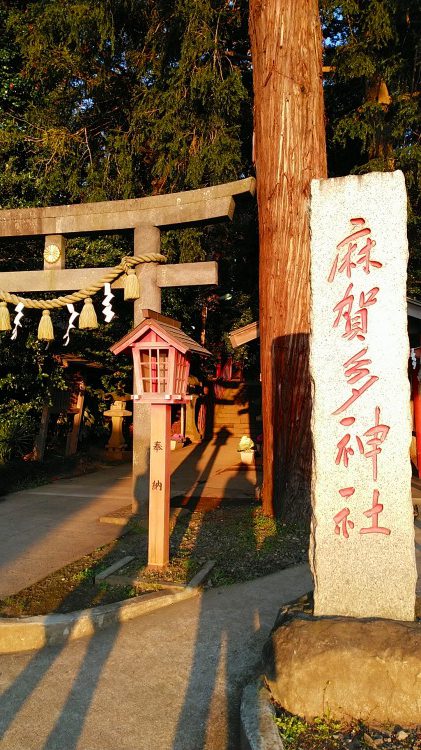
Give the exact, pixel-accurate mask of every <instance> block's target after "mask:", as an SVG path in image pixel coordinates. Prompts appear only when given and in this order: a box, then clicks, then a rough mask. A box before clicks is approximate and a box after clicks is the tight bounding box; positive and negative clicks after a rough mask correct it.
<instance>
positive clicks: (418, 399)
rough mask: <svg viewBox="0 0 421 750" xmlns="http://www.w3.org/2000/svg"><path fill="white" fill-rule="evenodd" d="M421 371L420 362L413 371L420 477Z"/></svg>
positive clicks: (419, 475) (416, 442)
mask: <svg viewBox="0 0 421 750" xmlns="http://www.w3.org/2000/svg"><path fill="white" fill-rule="evenodd" d="M419 371H420V366H419V364H417V367H416V369H415V370H413V371H412V398H413V404H414V429H415V444H416V451H417V472H418V477H419V478H421V395H420V384H419V381H418V373H419Z"/></svg>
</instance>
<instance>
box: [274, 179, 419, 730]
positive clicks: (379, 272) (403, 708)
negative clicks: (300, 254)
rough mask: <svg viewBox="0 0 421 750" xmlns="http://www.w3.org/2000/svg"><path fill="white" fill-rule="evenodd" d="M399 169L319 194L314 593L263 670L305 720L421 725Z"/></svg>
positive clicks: (287, 615) (314, 220)
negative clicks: (317, 717) (320, 717)
mask: <svg viewBox="0 0 421 750" xmlns="http://www.w3.org/2000/svg"><path fill="white" fill-rule="evenodd" d="M407 258H408V247H407V239H406V192H405V183H404V177H403V174H402V173H401V172H393V173H373V174H368V175H364V176H363V177H353V176H352V177H341V178H337V179H327V180H314V181H313V183H312V191H311V339H310V369H311V377H312V382H313V412H312V434H313V477H312V502H313V515H312V532H311V547H310V562H311V567H312V572H313V579H314V604H313V601H312V598H311V596H308V597H306V598H305V599H304V600H303V601H297V602H295V603H290V604H289V605H286V607H285V608H284V609H283V610H282V611H281V612H280V613H279V615H278V619H277V622H276V626H275V628H274V630H273V631H272V633H271V637H270V639H269V640H268V641H267V643H266V644H265V648H264V653H263V663H264V669H265V677H266V680H267V683H268V685H269V687H270V689H271V692H272V696H273V697H274V698H275V699H276V700H277V701H278V702H279V703H280V704H281V705H282V706H283V707H284V708H285V709H287V710H288V711H290V712H291V713H296V714H299V715H300V716H304V717H306V718H307V719H313V718H314V717H315V716H322V715H325V714H326V713H329V714H330V716H331V717H332V718H337V719H340V720H346V721H348V720H349V719H350V718H354V719H357V720H363V721H366V722H370V723H376V722H377V723H386V724H391V725H392V726H393V725H394V724H400V725H405V726H413V725H419V724H420V723H421V697H420V695H421V693H420V676H421V659H420V653H421V623H420V622H419V621H416V622H411V621H413V620H414V619H415V587H416V578H417V573H416V565H415V544H414V521H413V511H412V502H411V468H410V460H409V446H410V440H411V418H410V411H409V379H408V369H407V368H408V354H409V345H408V336H407V317H406V311H407V307H406V264H407Z"/></svg>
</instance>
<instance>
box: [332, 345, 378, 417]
mask: <svg viewBox="0 0 421 750" xmlns="http://www.w3.org/2000/svg"><path fill="white" fill-rule="evenodd" d="M367 351H368V347H365V349H361V350H360V351H359V352H357V353H356V354H354V355H353V356H352V357H351V358H350V359H348V360H347V361H346V362H344V364H343V368H344V370H345V377H346V378H347V380H348V384H349V385H354V383H358V382H359V381H360V380H362V379H365V382H364V383H363V384H362V385H361V387H360V388H352V393H351V396H350V397H349V398H348V399H347V400H346V401H345V402H344V403H343V404H342V406H339V407H338V408H337V409H336V410H335V411H334V412H332V414H333V416H336V415H337V414H341V412H343V411H345V410H346V409H348V407H349V406H351V404H353V403H354V401H356V400H357V399H358V398H359V397H360V396H362V394H363V393H364V392H365V391H366V390H368V388H371V386H372V385H374V383H376V382H377V380H378V379H379V378H378V377H377V375H371V374H370V370H369V369H368V365H371V363H372V362H371V359H364V358H365V355H366V354H367Z"/></svg>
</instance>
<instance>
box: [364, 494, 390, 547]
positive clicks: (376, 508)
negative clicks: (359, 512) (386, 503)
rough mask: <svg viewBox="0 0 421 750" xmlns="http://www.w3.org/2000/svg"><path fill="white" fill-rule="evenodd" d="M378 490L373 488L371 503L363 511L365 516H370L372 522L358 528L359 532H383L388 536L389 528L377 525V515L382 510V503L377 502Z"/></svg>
mask: <svg viewBox="0 0 421 750" xmlns="http://www.w3.org/2000/svg"><path fill="white" fill-rule="evenodd" d="M378 500H379V491H378V490H373V504H372V506H371V508H369V510H365V511H364V515H365V516H366V517H367V518H371V521H372V524H371V526H369V527H368V528H362V529H360V534H385V535H386V536H389V534H390V529H387V528H386V527H385V526H379V515H380V513H382V511H383V505H382V504H381V503H379V502H378Z"/></svg>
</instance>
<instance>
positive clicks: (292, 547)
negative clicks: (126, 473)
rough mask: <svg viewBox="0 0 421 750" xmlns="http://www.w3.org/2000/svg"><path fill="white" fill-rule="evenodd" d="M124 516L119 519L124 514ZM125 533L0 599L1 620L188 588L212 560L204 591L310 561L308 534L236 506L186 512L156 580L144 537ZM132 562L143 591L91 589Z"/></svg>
mask: <svg viewBox="0 0 421 750" xmlns="http://www.w3.org/2000/svg"><path fill="white" fill-rule="evenodd" d="M123 515H124V512H123ZM127 529H128V530H127V533H126V534H125V535H124V536H123V537H120V538H119V539H117V540H115V541H114V542H112V543H110V544H107V545H105V546H104V547H101V548H99V549H97V550H95V551H94V552H93V553H92V554H90V555H86V556H85V557H83V558H81V559H80V560H78V561H77V562H74V563H72V564H71V565H67V566H66V567H65V568H62V569H61V570H58V571H56V572H55V573H53V574H52V575H50V576H48V577H47V578H45V579H44V580H42V581H40V582H38V583H36V584H34V585H32V586H29V587H28V588H25V589H23V590H22V591H20V592H19V593H18V594H15V595H14V596H9V597H6V598H4V599H2V600H0V616H2V617H22V616H31V615H43V614H48V613H51V612H56V613H64V612H71V611H74V610H79V609H86V608H89V607H93V606H98V605H99V604H109V603H112V602H116V601H121V600H122V599H127V598H130V597H131V596H139V595H140V594H142V593H143V592H144V593H146V592H148V591H151V590H154V589H157V588H159V587H160V584H159V582H160V580H162V579H165V580H166V581H171V582H175V583H181V584H183V583H187V582H188V581H189V580H190V579H191V578H192V577H193V576H194V575H195V573H196V572H197V571H198V570H199V569H200V568H201V567H202V566H203V565H204V564H205V563H206V562H207V561H208V560H210V559H212V560H216V564H215V567H214V568H213V570H212V573H211V576H210V578H209V579H208V583H207V585H208V586H221V585H225V584H230V583H236V582H239V581H247V580H251V579H253V578H257V577H259V576H263V575H267V574H269V573H273V572H275V571H277V570H281V569H283V568H287V567H289V566H291V565H295V564H298V563H302V562H304V561H306V560H307V554H308V552H307V550H308V539H309V530H308V528H306V527H305V526H304V525H303V526H302V527H301V526H291V525H286V524H284V523H281V522H280V521H275V520H274V519H269V518H266V517H265V516H263V514H262V512H261V508H260V506H259V505H257V504H253V505H250V503H247V504H244V503H237V504H236V503H235V502H233V501H230V503H229V504H227V505H226V506H225V505H224V504H223V503H222V504H221V505H220V507H218V508H214V509H211V510H207V511H205V510H193V512H191V511H190V510H189V509H183V510H182V512H181V513H180V514H179V515H178V518H177V522H176V523H175V526H174V528H173V530H172V534H171V540H170V564H169V565H168V567H167V569H166V570H165V571H164V572H163V573H162V574H160V575H159V576H158V575H157V574H156V573H155V574H152V573H148V571H147V570H145V567H146V562H147V532H146V530H145V529H144V528H143V527H142V526H141V524H140V522H139V521H138V520H137V519H136V518H133V519H131V520H130V521H129V524H128V527H127ZM127 555H132V556H133V557H134V558H135V559H134V560H133V562H132V563H130V565H129V566H127V567H126V568H125V569H124V570H121V571H118V573H119V574H120V573H123V574H125V575H128V576H131V577H137V576H142V579H146V581H147V582H145V580H143V582H142V584H139V585H133V584H128V585H125V586H124V585H123V586H121V585H119V586H111V585H109V584H108V583H107V582H106V580H105V581H102V582H101V583H99V584H98V585H95V582H94V579H95V576H96V575H97V574H98V573H99V572H101V571H102V570H104V569H105V568H107V567H109V566H110V565H112V564H113V563H114V562H116V561H117V560H120V559H121V558H123V557H125V556H127Z"/></svg>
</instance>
